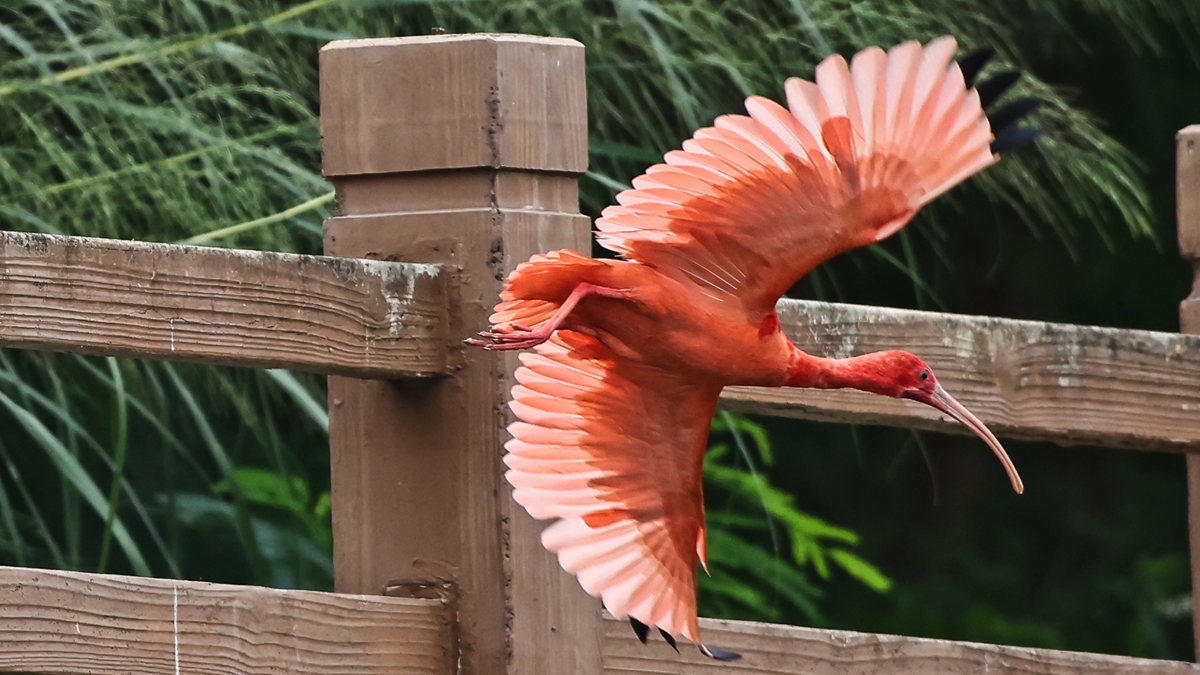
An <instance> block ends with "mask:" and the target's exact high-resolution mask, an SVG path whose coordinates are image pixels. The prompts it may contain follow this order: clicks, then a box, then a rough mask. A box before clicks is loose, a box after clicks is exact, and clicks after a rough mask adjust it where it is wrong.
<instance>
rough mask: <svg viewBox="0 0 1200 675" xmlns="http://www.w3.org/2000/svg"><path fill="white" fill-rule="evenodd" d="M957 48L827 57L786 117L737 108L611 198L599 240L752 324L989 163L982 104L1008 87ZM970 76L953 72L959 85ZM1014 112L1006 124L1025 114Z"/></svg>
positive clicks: (793, 85)
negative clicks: (734, 308)
mask: <svg viewBox="0 0 1200 675" xmlns="http://www.w3.org/2000/svg"><path fill="white" fill-rule="evenodd" d="M956 50H957V45H956V43H955V41H954V39H953V38H950V37H943V38H939V39H936V40H933V41H932V42H930V43H929V44H928V45H926V46H925V47H924V48H922V47H921V45H920V44H919V43H917V42H906V43H904V44H901V45H898V46H896V47H894V48H892V49H891V50H890V51H889V52H887V53H885V52H884V51H883V50H881V49H879V48H878V47H872V48H869V49H865V50H863V51H861V52H859V53H858V54H857V55H856V56H855V57H854V58H853V61H852V63H851V64H850V65H849V66H848V65H847V64H846V61H845V59H843V58H842V57H840V56H831V57H829V58H827V59H826V60H825V61H823V62H822V63H821V64H820V65H819V66H817V71H816V83H815V84H814V83H812V82H808V81H805V80H801V79H798V78H792V79H789V80H788V81H787V83H786V84H785V92H786V94H787V101H788V107H789V108H790V111H789V110H788V109H785V108H783V107H782V106H780V105H779V104H777V103H775V102H773V101H771V100H769V99H766V98H762V97H758V96H754V97H751V98H749V99H747V101H746V109H747V111H748V112H749V117H747V116H744V115H725V116H722V117H718V118H717V119H716V121H715V122H714V126H713V127H708V128H704V129H700V130H699V131H697V132H696V133H695V135H694V136H693V137H692V138H691V139H690V140H688V141H685V142H684V144H683V149H682V150H678V151H672V152H669V153H667V155H666V157H665V163H664V164H658V165H655V166H652V167H650V168H649V169H647V171H646V173H645V175H643V176H640V177H638V178H637V179H635V180H634V181H633V186H634V189H632V190H627V191H625V192H622V193H620V194H619V195H617V201H618V203H619V205H618V206H611V207H608V208H607V209H605V210H604V213H603V217H601V218H600V219H598V220H597V221H596V227H597V229H598V230H599V232H598V234H597V240H598V241H599V243H600V244H601V245H602V246H604V247H606V248H609V249H611V250H613V251H616V252H618V253H620V254H622V255H623V256H625V257H626V258H629V259H632V260H637V261H640V262H643V263H646V264H649V265H653V266H655V267H657V268H659V269H660V270H663V271H665V272H667V273H669V274H673V275H675V276H677V277H679V278H686V279H687V280H690V281H691V282H693V283H695V284H696V285H697V286H698V287H699V288H700V290H702V291H703V292H704V293H705V294H707V295H709V296H711V297H713V298H716V299H719V300H725V301H735V302H740V307H741V308H742V309H744V310H745V311H747V312H749V313H750V314H751V316H755V315H762V314H765V313H768V312H770V311H771V310H772V309H773V308H774V306H775V301H776V300H778V299H779V297H780V296H781V295H783V293H784V292H785V291H787V289H788V288H789V287H790V286H791V285H792V284H794V283H795V282H796V281H797V280H799V279H800V278H801V277H803V276H804V275H805V274H807V273H808V272H809V271H811V270H812V269H813V268H814V267H816V266H817V265H818V264H820V263H821V262H824V261H825V260H827V259H829V258H831V257H833V256H835V255H837V254H839V253H842V252H844V251H846V250H849V249H851V248H854V247H856V246H862V245H865V244H868V243H871V242H875V241H879V240H880V239H883V238H884V237H887V236H889V235H890V234H892V233H893V232H895V231H896V230H898V229H899V228H900V227H902V226H903V225H904V224H905V223H907V222H908V221H909V219H910V218H912V216H913V215H914V214H915V213H916V211H917V210H918V209H919V208H920V207H921V206H923V205H925V204H926V203H928V202H929V201H930V200H932V199H934V198H935V197H937V196H938V195H940V194H942V193H943V192H945V191H946V190H949V189H950V188H951V187H953V186H954V185H956V184H957V183H959V182H961V181H963V180H964V179H966V178H967V177H968V176H970V175H971V174H973V173H975V172H977V171H979V170H980V169H983V168H984V167H986V166H988V165H990V164H992V163H993V162H995V161H996V159H997V158H998V155H996V154H994V153H993V151H992V149H991V147H990V144H991V143H992V140H993V131H992V127H991V124H989V121H988V118H987V116H986V115H985V113H984V110H983V105H981V93H980V92H981V91H982V92H984V94H983V95H984V96H988V90H987V89H985V88H987V87H990V88H991V89H998V90H999V91H997V92H995V94H996V95H998V94H999V92H1000V91H1003V89H1005V88H1007V86H1008V85H1011V84H1012V81H1013V80H1014V79H1015V77H1012V75H1013V74H1011V73H1006V74H1005V75H1004V76H1001V77H997V78H995V79H994V80H992V81H991V82H988V83H984V84H982V85H980V87H979V90H976V89H975V88H973V87H971V85H970V84H969V83H968V80H967V78H965V77H964V75H963V69H962V68H960V67H959V65H958V64H954V63H951V62H950V60H951V58H952V57H953V55H954V53H955V51H956ZM975 60H978V59H975ZM979 65H981V64H976V63H974V62H972V63H970V64H967V63H964V67H965V68H966V69H967V70H968V71H971V72H968V76H969V77H973V75H974V71H975V70H976V69H977V67H978V66H979ZM984 103H987V101H986V100H985V101H984ZM1018 103H1022V102H1018ZM1023 103H1024V105H1023V106H1020V105H1018V106H1016V107H1013V106H1011V105H1010V106H1008V107H1007V108H1006V109H1005V111H1004V112H1006V113H1007V114H1008V116H1012V115H1014V114H1017V113H1019V114H1020V115H1023V114H1025V113H1027V112H1029V110H1031V109H1032V106H1034V105H1036V102H1032V101H1030V100H1025V101H1024V102H1023ZM1020 115H1017V116H1020ZM1010 121H1011V120H1006V123H1007V122H1010ZM1021 133H1022V134H1024V135H1022V136H1021V138H1020V139H1018V140H1028V139H1027V138H1026V137H1025V135H1028V134H1029V133H1030V132H1028V131H1024V130H1021Z"/></svg>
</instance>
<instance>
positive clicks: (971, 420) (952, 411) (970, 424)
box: [922, 384, 1025, 494]
mask: <svg viewBox="0 0 1200 675" xmlns="http://www.w3.org/2000/svg"><path fill="white" fill-rule="evenodd" d="M922 403H925V404H927V405H930V406H933V407H934V408H937V409H938V410H940V411H942V412H944V413H946V414H947V415H949V416H950V417H953V418H954V419H955V420H957V421H958V422H959V423H961V424H962V425H963V426H965V427H966V428H968V429H970V430H971V431H974V432H975V434H976V435H978V436H979V437H980V438H982V439H983V442H984V443H987V444H988V447H990V448H991V449H992V452H994V453H996V457H998V458H999V459H1000V463H1001V464H1003V465H1004V470H1005V471H1006V472H1008V479H1009V480H1010V481H1012V486H1013V490H1015V491H1016V492H1017V494H1021V493H1022V492H1025V484H1024V483H1023V482H1021V476H1020V474H1018V473H1017V467H1016V466H1014V465H1013V463H1012V460H1011V459H1009V457H1008V453H1007V452H1005V451H1004V446H1003V445H1000V441H999V440H998V439H997V438H996V436H995V434H993V433H992V432H991V430H989V429H988V428H987V427H986V426H985V425H984V424H983V422H980V421H979V418H978V417H976V416H975V415H972V414H971V411H970V410H967V409H966V408H965V407H963V404H961V403H959V402H958V401H955V400H954V397H953V396H951V395H950V394H947V393H946V390H945V389H942V385H940V384H939V385H937V389H934V390H933V396H931V397H930V399H929V400H928V401H922Z"/></svg>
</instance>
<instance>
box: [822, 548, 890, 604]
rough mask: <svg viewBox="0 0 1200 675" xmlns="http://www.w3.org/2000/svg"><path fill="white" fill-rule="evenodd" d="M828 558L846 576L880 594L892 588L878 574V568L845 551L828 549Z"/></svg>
mask: <svg viewBox="0 0 1200 675" xmlns="http://www.w3.org/2000/svg"><path fill="white" fill-rule="evenodd" d="M829 557H830V558H832V559H833V562H834V563H836V564H837V566H838V567H841V568H842V569H843V570H845V571H846V573H847V574H849V575H850V576H852V577H854V578H855V579H858V580H859V581H861V582H863V583H864V584H866V585H867V586H869V587H871V588H872V589H874V590H876V591H878V592H880V593H886V592H887V591H888V590H889V589H891V587H892V580H891V579H889V578H888V577H887V576H885V575H884V574H883V572H880V571H879V568H878V567H875V566H874V565H872V564H871V563H869V562H867V561H865V560H863V559H862V558H860V557H858V556H856V555H854V554H853V553H851V552H849V551H847V550H845V549H840V548H835V549H830V550H829Z"/></svg>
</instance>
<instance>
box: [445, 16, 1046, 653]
mask: <svg viewBox="0 0 1200 675" xmlns="http://www.w3.org/2000/svg"><path fill="white" fill-rule="evenodd" d="M956 50H957V44H956V43H955V41H954V39H953V38H950V37H943V38H939V39H936V40H933V41H932V42H930V43H928V44H927V45H925V46H924V47H922V46H921V45H920V44H919V43H917V42H906V43H904V44H900V45H898V46H896V47H894V48H892V49H891V50H890V51H888V52H886V53H885V52H884V51H883V50H882V49H880V48H878V47H872V48H869V49H865V50H863V51H861V52H859V53H858V54H857V55H856V56H855V57H854V58H853V60H852V62H851V64H849V65H847V63H846V60H845V59H843V58H842V57H840V56H831V57H829V58H827V59H825V60H824V61H823V62H822V63H821V64H820V65H819V66H817V70H816V82H815V83H813V82H808V81H805V80H801V79H798V78H792V79H789V80H788V81H787V82H786V83H785V85H784V91H785V93H786V95H787V103H788V107H787V108H784V107H783V106H781V105H779V104H777V103H775V102H773V101H771V100H769V99H766V98H762V97H759V96H752V97H750V98H749V99H747V100H746V110H747V112H748V113H749V116H743V115H724V116H721V117H718V118H717V119H716V121H715V122H714V123H713V126H712V127H708V128H704V129H700V130H699V131H697V132H696V133H695V135H694V136H693V137H692V138H691V139H690V140H687V141H684V143H683V149H682V150H675V151H671V152H668V153H667V154H666V157H665V159H664V163H662V164H657V165H655V166H652V167H650V168H649V169H647V170H646V173H645V174H644V175H642V176H639V177H638V178H636V179H634V181H633V189H630V190H626V191H624V192H622V193H620V194H619V195H617V202H618V205H616V206H610V207H608V208H606V209H605V210H604V212H603V215H602V217H601V218H600V219H598V220H597V221H596V228H597V230H598V233H597V235H596V238H597V241H598V242H599V243H600V245H601V246H604V247H606V248H608V249H610V250H612V251H615V252H616V253H617V254H619V255H620V256H621V259H617V260H607V259H593V258H590V257H587V256H584V255H580V254H579V253H576V252H574V251H569V250H561V251H554V252H551V253H547V254H545V255H536V256H533V258H531V259H530V260H529V261H528V262H526V263H522V264H521V265H519V266H518V267H517V268H516V270H514V271H513V273H512V274H511V275H510V276H509V277H508V280H507V283H506V285H505V289H504V291H503V293H501V295H500V298H501V302H500V304H499V305H497V306H496V310H495V313H494V314H493V315H492V316H491V323H492V326H491V328H490V329H489V330H488V331H485V332H482V333H480V334H479V337H478V338H473V339H471V340H468V342H470V343H472V344H475V345H480V346H483V347H484V348H486V349H498V350H513V349H526V348H534V349H535V351H534V352H533V353H525V354H522V355H521V357H520V359H521V363H522V364H523V365H522V366H521V367H520V368H519V369H518V370H517V372H516V379H517V381H518V383H519V384H517V385H516V386H514V387H513V389H512V401H511V403H510V404H509V405H510V406H511V408H512V410H513V412H514V413H515V415H516V417H517V418H518V419H519V420H520V421H517V422H514V423H513V424H512V425H511V426H510V427H509V431H510V432H511V434H512V439H511V440H510V441H508V443H507V444H506V445H505V447H506V449H507V453H506V455H505V457H504V462H505V464H506V465H507V466H508V469H509V470H508V472H507V474H506V476H507V478H508V481H509V482H510V483H511V484H512V486H513V488H514V489H513V498H514V499H515V500H516V501H517V502H518V503H519V504H521V505H522V506H524V507H525V509H526V510H528V511H529V514H530V515H531V516H533V517H534V518H539V519H548V518H555V519H558V521H557V522H556V523H554V524H552V525H550V526H549V527H547V528H546V529H545V531H544V532H543V533H542V543H543V544H544V545H545V547H546V548H547V549H549V550H550V551H553V552H554V553H557V554H558V559H559V562H560V563H561V565H562V567H563V568H564V569H565V570H567V571H568V572H571V573H573V574H575V575H577V577H578V579H579V582H580V584H581V585H582V586H583V588H584V589H585V590H586V591H587V592H588V593H590V594H592V595H594V596H599V597H600V598H601V599H602V600H603V602H604V605H605V607H607V608H608V610H609V611H610V612H612V613H613V614H614V615H615V616H617V617H629V618H630V621H631V623H632V624H633V626H634V629H635V630H636V631H637V633H638V637H639V638H641V639H642V641H643V642H644V641H645V639H646V635H647V633H648V631H649V627H651V626H653V627H656V628H658V629H659V631H660V632H661V633H662V634H663V636H664V637H665V638H667V640H668V641H669V642H670V643H671V644H672V646H674V644H675V641H674V637H673V636H676V635H679V636H683V637H685V638H687V639H688V640H690V641H692V642H693V643H695V644H696V645H697V646H698V647H699V649H700V651H701V652H703V653H704V654H706V655H708V656H712V657H715V658H721V659H732V658H736V657H737V655H736V654H733V653H732V652H727V651H724V650H720V649H716V648H710V647H706V646H705V645H704V644H703V643H702V642H701V641H700V632H699V629H698V626H697V620H696V573H697V572H696V562H697V560H698V561H699V562H700V563H701V564H702V565H706V561H705V524H704V501H703V495H702V491H701V469H702V464H703V457H704V451H705V446H706V444H707V440H708V430H709V424H710V421H711V419H712V415H713V412H714V411H715V409H716V406H717V397H718V395H719V394H720V393H721V388H722V387H725V386H727V385H758V386H768V387H785V386H786V387H816V388H820V389H834V388H840V387H851V388H854V389H861V390H863V391H868V392H872V393H875V394H882V395H884V396H891V397H895V398H906V399H911V400H914V401H920V402H921V403H925V404H927V405H930V406H932V407H934V408H936V409H938V410H940V411H941V412H943V413H945V414H946V415H949V416H950V417H952V418H954V419H955V420H958V421H959V422H961V423H962V424H964V425H966V426H967V427H968V428H969V429H971V430H972V431H974V432H975V433H976V434H978V435H979V436H980V437H982V439H983V440H984V442H986V443H987V444H988V445H989V446H990V447H991V449H992V451H993V452H995V453H996V456H997V457H999V458H1000V461H1001V462H1002V463H1003V465H1004V468H1005V470H1006V471H1007V472H1008V476H1009V478H1010V479H1011V481H1012V486H1013V489H1014V490H1016V491H1017V492H1018V493H1019V492H1022V490H1023V486H1022V484H1021V479H1020V477H1019V476H1018V475H1017V471H1016V469H1015V467H1014V466H1013V464H1012V461H1011V460H1009V457H1008V454H1007V453H1006V452H1005V451H1004V448H1003V447H1002V446H1001V445H1000V442H999V441H998V440H996V437H995V436H994V435H992V433H991V432H990V431H989V430H988V429H987V427H986V426H984V424H983V423H982V422H980V421H979V419H978V418H976V417H975V416H974V415H972V414H971V413H970V412H969V411H968V410H967V409H966V408H964V407H963V406H962V405H960V404H959V403H958V402H957V401H955V400H954V398H952V397H951V396H950V394H948V393H946V391H945V390H944V389H943V388H942V387H941V386H940V385H939V384H938V380H937V377H936V376H935V375H934V374H933V371H932V370H931V369H930V368H929V366H928V365H927V364H926V363H925V362H924V361H922V360H921V359H920V358H919V357H917V356H915V355H913V354H911V353H908V352H904V351H885V352H877V353H873V354H866V355H863V356H856V357H853V358H847V359H826V358H820V357H815V356H811V355H809V354H806V353H804V352H802V351H800V350H799V349H797V348H796V347H795V346H794V345H792V343H791V342H790V341H789V340H788V339H787V337H786V336H785V335H784V334H783V332H782V331H781V330H780V326H779V320H778V317H777V316H776V314H775V303H776V301H777V300H778V299H779V298H780V297H781V296H782V295H783V293H784V292H785V291H787V289H788V288H789V287H791V286H792V285H793V284H794V283H795V282H796V281H797V280H799V279H800V278H801V277H803V276H804V275H805V274H807V273H808V272H809V271H810V270H812V269H813V268H814V267H816V266H817V265H818V264H820V263H821V262H823V261H825V260H828V259H829V258H831V257H833V256H835V255H837V254H839V253H842V252H844V251H847V250H849V249H852V248H854V247H857V246H863V245H866V244H870V243H873V242H877V241H880V240H882V239H884V238H885V237H887V236H889V235H891V234H892V233H894V232H896V231H897V230H899V229H900V228H901V227H903V226H904V225H905V224H906V223H908V221H909V220H910V219H911V218H912V217H913V215H914V214H916V212H917V211H918V210H919V209H920V208H921V207H922V206H924V205H925V204H927V203H929V202H930V201H931V200H933V199H934V198H935V197H937V196H938V195H940V194H942V193H943V192H945V191H947V190H949V189H950V188H952V187H954V186H955V185H956V184H958V183H960V182H962V181H963V180H965V179H966V178H968V177H969V176H971V175H972V174H974V173H975V172H977V171H980V170H982V169H983V168H985V167H987V166H989V165H991V164H992V163H994V162H996V161H998V160H999V158H1000V153H1005V152H1007V151H1008V150H1011V149H1012V148H1013V147H1015V146H1017V145H1020V144H1022V143H1024V142H1026V141H1029V140H1031V139H1032V138H1033V137H1034V136H1035V135H1036V133H1037V132H1036V131H1034V130H1029V129H1016V130H1012V131H1009V132H1008V133H1007V134H1006V135H1003V136H1000V137H999V138H997V134H998V133H999V132H1000V130H1001V129H1003V128H1005V127H1007V126H1009V125H1011V124H1012V123H1013V122H1014V121H1016V120H1017V119H1018V118H1020V117H1023V116H1024V115H1025V114H1027V113H1029V112H1030V110H1032V108H1033V107H1035V106H1036V105H1037V102H1036V101H1033V100H1031V99H1023V100H1021V101H1017V102H1015V103H1012V104H1009V105H1008V106H1005V107H1004V108H1002V109H1001V110H998V111H996V113H994V114H993V115H992V116H991V118H990V119H989V116H988V115H987V114H986V113H985V111H984V108H985V107H987V106H988V105H989V104H990V103H991V102H992V101H994V100H995V99H996V98H997V97H998V96H999V95H1000V94H1001V93H1003V91H1004V90H1005V89H1007V88H1008V87H1009V86H1010V85H1012V83H1013V81H1014V80H1015V79H1016V76H1015V74H1013V73H1005V74H1002V75H999V76H997V77H995V78H993V79H991V80H989V81H987V82H984V83H982V84H980V85H979V86H978V87H975V86H973V80H974V76H975V75H976V74H977V73H978V71H979V70H980V68H982V66H983V65H984V62H986V61H987V60H988V57H989V56H990V53H988V52H980V53H976V54H973V55H971V56H969V57H967V58H964V59H963V61H962V62H961V63H952V62H951V60H952V57H953V55H954V53H955V52H956Z"/></svg>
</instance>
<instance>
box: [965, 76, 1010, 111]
mask: <svg viewBox="0 0 1200 675" xmlns="http://www.w3.org/2000/svg"><path fill="white" fill-rule="evenodd" d="M1019 79H1021V71H1019V70H1006V71H1004V72H1003V73H1000V74H999V75H995V76H993V77H991V78H989V79H988V80H986V81H984V82H981V83H980V84H979V86H978V87H975V91H977V92H979V105H981V106H983V107H984V108H987V107H988V106H990V105H991V104H992V103H994V102H995V101H996V99H998V98H1000V97H1001V96H1002V95H1003V94H1004V92H1006V91H1008V89H1009V87H1011V86H1013V85H1014V84H1016V82H1017V80H1019Z"/></svg>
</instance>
